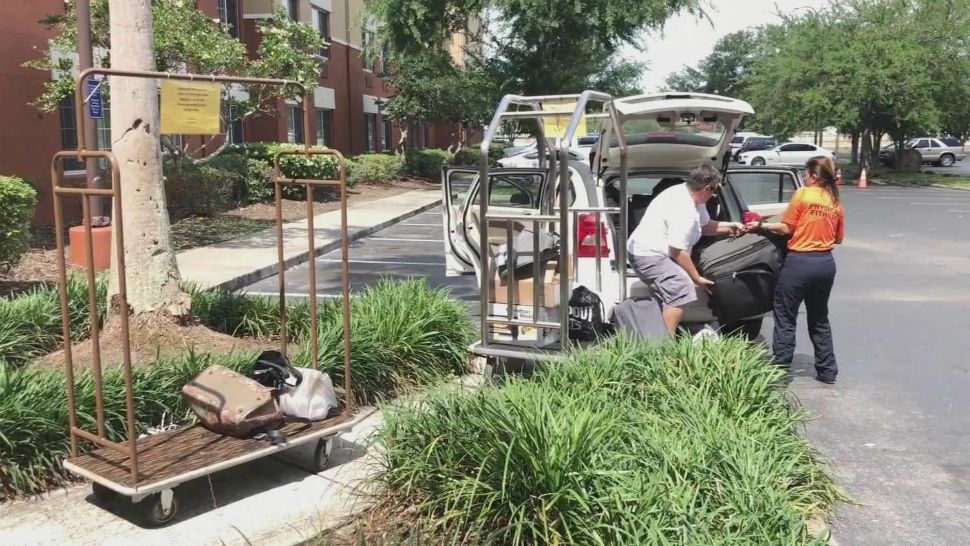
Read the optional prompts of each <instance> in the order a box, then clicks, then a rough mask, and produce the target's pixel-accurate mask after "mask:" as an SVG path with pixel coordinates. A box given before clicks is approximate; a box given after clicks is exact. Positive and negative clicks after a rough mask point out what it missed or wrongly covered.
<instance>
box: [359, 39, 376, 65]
mask: <svg viewBox="0 0 970 546" xmlns="http://www.w3.org/2000/svg"><path fill="white" fill-rule="evenodd" d="M372 40H373V36H372V35H371V33H370V31H369V30H362V31H360V63H361V65H362V66H363V67H364V70H370V69H371V67H369V66H367V47H368V46H369V45H370V43H371V41H372Z"/></svg>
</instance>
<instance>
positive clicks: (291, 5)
mask: <svg viewBox="0 0 970 546" xmlns="http://www.w3.org/2000/svg"><path fill="white" fill-rule="evenodd" d="M286 15H288V16H289V18H290V20H291V21H299V20H300V0H286Z"/></svg>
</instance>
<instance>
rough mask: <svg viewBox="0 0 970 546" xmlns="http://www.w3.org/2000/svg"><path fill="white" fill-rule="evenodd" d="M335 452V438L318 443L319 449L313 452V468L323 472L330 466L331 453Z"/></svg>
mask: <svg viewBox="0 0 970 546" xmlns="http://www.w3.org/2000/svg"><path fill="white" fill-rule="evenodd" d="M332 450H333V438H323V439H321V440H318V441H317V448H316V449H315V450H314V451H313V468H314V469H316V471H317V472H323V471H324V470H326V469H327V466H328V465H329V464H330V452H331V451H332Z"/></svg>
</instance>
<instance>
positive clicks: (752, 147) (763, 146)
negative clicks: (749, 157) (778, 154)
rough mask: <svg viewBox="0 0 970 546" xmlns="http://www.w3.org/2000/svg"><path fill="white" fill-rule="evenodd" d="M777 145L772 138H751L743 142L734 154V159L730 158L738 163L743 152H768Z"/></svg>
mask: <svg viewBox="0 0 970 546" xmlns="http://www.w3.org/2000/svg"><path fill="white" fill-rule="evenodd" d="M777 145H778V141H777V140H775V139H774V138H773V137H760V136H758V137H751V138H749V139H747V140H745V141H744V144H742V145H741V148H739V149H738V151H737V153H735V154H734V157H732V159H734V160H735V161H738V160H739V159H740V157H741V154H743V153H744V152H757V151H760V150H770V149H771V148H774V147H775V146H777Z"/></svg>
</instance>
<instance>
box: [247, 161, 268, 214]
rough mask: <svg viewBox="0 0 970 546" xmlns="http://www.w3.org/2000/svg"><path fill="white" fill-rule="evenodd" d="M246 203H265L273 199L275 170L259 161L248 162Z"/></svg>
mask: <svg viewBox="0 0 970 546" xmlns="http://www.w3.org/2000/svg"><path fill="white" fill-rule="evenodd" d="M245 185H246V201H247V202H248V203H263V202H266V201H270V200H272V199H273V194H274V191H275V190H274V189H273V168H272V167H269V166H267V165H266V164H265V163H264V162H263V161H261V160H259V159H247V160H246V180H245Z"/></svg>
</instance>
